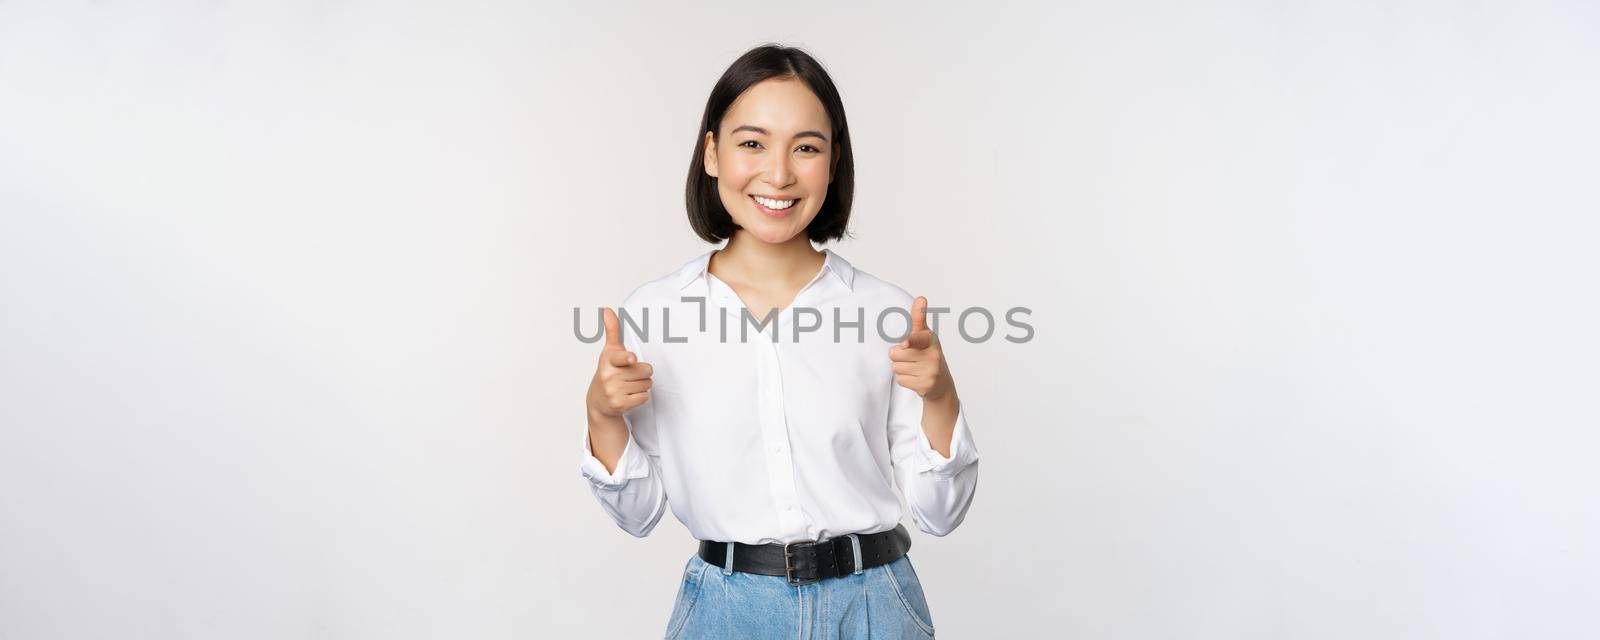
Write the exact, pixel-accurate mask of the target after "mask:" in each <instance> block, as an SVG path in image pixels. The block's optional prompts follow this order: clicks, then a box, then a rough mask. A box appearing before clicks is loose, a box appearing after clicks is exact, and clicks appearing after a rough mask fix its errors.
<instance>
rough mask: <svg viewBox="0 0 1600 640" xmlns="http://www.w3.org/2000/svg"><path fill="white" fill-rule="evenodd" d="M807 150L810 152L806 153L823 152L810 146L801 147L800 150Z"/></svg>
mask: <svg viewBox="0 0 1600 640" xmlns="http://www.w3.org/2000/svg"><path fill="white" fill-rule="evenodd" d="M806 149H810V151H806V153H821V152H822V150H821V149H818V148H816V147H813V146H811V145H809V144H803V145H800V150H801V151H805V150H806Z"/></svg>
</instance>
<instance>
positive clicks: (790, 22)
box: [0, 1, 1600, 640]
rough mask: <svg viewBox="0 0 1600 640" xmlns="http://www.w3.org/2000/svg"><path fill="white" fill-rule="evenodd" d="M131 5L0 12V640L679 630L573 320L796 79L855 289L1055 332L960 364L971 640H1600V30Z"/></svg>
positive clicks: (1579, 16) (1134, 11)
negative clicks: (736, 118)
mask: <svg viewBox="0 0 1600 640" xmlns="http://www.w3.org/2000/svg"><path fill="white" fill-rule="evenodd" d="M131 4H132V3H122V2H97V3H77V2H67V3H26V2H16V1H7V2H0V637H3V638H7V639H11V638H16V639H27V640H36V639H37V640H43V639H48V638H90V637H114V638H233V639H245V638H534V637H539V638H569V637H594V638H648V637H659V635H660V632H661V630H662V629H663V628H664V626H665V623H666V620H667V615H668V612H669V611H670V608H671V605H672V598H673V595H674V593H675V590H676V589H677V584H678V577H679V576H678V572H679V571H680V569H681V568H682V566H683V563H684V561H685V560H686V559H687V558H688V556H689V554H690V553H691V552H692V549H693V540H692V539H690V538H689V537H688V535H687V533H686V532H685V531H684V529H683V528H682V526H681V525H679V524H678V523H677V522H676V521H675V520H673V519H672V518H671V517H666V518H664V519H663V521H662V523H661V525H660V526H659V527H658V528H657V529H656V530H655V532H654V533H653V534H652V535H651V536H650V537H648V538H645V539H635V538H633V537H631V536H628V535H627V534H626V533H624V532H623V531H621V530H620V529H618V528H617V527H616V526H615V525H613V524H612V523H611V522H610V521H609V520H608V519H607V518H606V516H605V514H604V513H603V512H602V511H601V510H600V508H599V506H598V505H597V504H595V503H594V501H593V498H592V497H591V496H590V495H589V492H588V490H587V488H586V485H585V484H584V481H583V479H582V478H581V477H580V476H579V473H578V463H579V460H580V458H579V456H580V454H581V448H580V447H581V440H580V438H581V437H582V433H583V429H584V422H583V413H582V407H581V404H580V403H581V401H582V400H581V396H582V393H583V391H584V387H585V385H586V384H587V382H588V379H589V376H590V374H591V372H592V370H593V367H594V362H595V358H596V355H597V353H598V348H597V345H586V344H582V343H579V342H578V341H577V339H576V338H574V337H573V332H572V327H571V321H572V320H571V318H572V308H573V307H575V306H582V307H584V308H589V309H592V308H593V307H594V306H597V305H615V304H617V303H618V302H620V301H621V299H622V297H623V296H624V295H626V294H627V293H628V292H629V291H630V290H631V289H632V288H633V287H634V286H637V285H638V284H640V283H642V282H644V281H646V280H648V279H651V278H654V277H657V276H659V275H662V274H664V273H666V272H667V271H669V270H671V269H673V268H675V267H677V266H678V265H680V264H682V263H683V262H685V261H687V260H689V259H690V258H692V257H694V256H695V255H697V254H698V253H700V252H703V251H706V250H708V249H709V248H710V247H709V246H708V245H705V244H703V243H701V242H699V241H698V240H697V239H696V238H695V237H694V236H693V235H692V234H691V233H690V231H689V229H688V225H687V224H686V222H685V220H684V215H683V211H682V209H683V207H682V197H683V196H682V194H683V180H684V177H685V174H686V171H687V166H688V160H689V156H690V154H691V153H692V152H693V144H694V142H695V139H696V135H695V133H696V132H695V127H696V125H697V123H698V120H699V117H700V112H701V109H702V108H703V106H704V101H705V97H706V94H707V93H708V92H709V90H710V88H711V85H712V83H713V82H714V81H715V80H716V78H717V77H718V75H720V74H721V72H722V70H723V69H724V68H725V67H726V66H727V65H728V63H730V62H732V61H733V59H734V58H735V57H737V56H738V55H739V54H740V53H741V52H743V51H744V50H745V49H747V48H748V47H750V46H753V45H755V44H758V43H760V42H763V41H768V40H774V41H779V42H784V43H789V44H796V45H800V46H804V47H806V48H807V49H808V50H810V51H812V52H813V53H814V54H816V55H817V57H818V58H819V59H821V60H822V62H823V63H824V64H825V65H827V66H828V68H829V70H830V71H831V72H832V73H833V75H834V78H835V80H836V81H837V83H838V85H839V87H840V89H841V91H842V93H843V96H844V100H845V105H846V108H847V110H848V114H849V118H850V124H851V128H852V133H853V138H854V141H855V145H856V147H855V149H856V161H857V163H858V174H857V175H858V181H859V188H858V192H857V196H858V197H857V202H856V207H855V218H854V224H853V229H854V231H855V237H854V239H852V240H850V241H848V242H844V243H840V244H836V245H833V246H834V248H835V250H836V251H839V252H840V254H841V255H843V256H845V257H846V258H848V259H850V260H851V261H852V262H853V263H855V264H856V265H857V266H858V267H860V268H862V269H865V270H867V271H869V272H871V273H874V274H876V275H878V276H880V277H883V278H885V279H887V280H889V281H891V282H895V283H897V284H900V285H901V286H903V287H905V288H906V289H908V290H911V291H912V292H913V293H916V294H922V295H927V296H928V297H929V298H930V299H931V300H932V301H933V304H934V305H935V306H941V305H943V306H953V307H957V308H965V307H969V306H980V305H981V306H988V307H992V308H999V309H1003V308H1006V307H1011V306H1027V307H1030V308H1032V309H1033V310H1034V313H1033V315H1032V317H1031V321H1032V323H1033V324H1034V326H1035V328H1036V330H1037V334H1036V338H1035V340H1034V341H1033V342H1031V343H1029V344H1027V345H1014V344H1011V343H1009V342H1004V341H999V340H996V341H994V342H989V343H984V344H968V343H965V342H962V341H960V340H959V338H955V336H954V334H953V333H949V332H947V333H946V345H947V349H948V352H949V358H950V362H951V366H952V370H953V372H954V374H955V377H956V380H957V383H958V385H959V387H960V389H961V394H962V398H963V400H964V401H965V402H966V403H967V406H968V410H969V416H970V418H971V421H972V422H971V424H972V426H973V429H974V433H975V435H976V438H977V442H978V444H979V448H980V450H981V451H982V453H983V460H984V465H983V479H982V482H981V484H980V488H979V490H978V496H977V500H976V503H975V505H974V506H973V508H972V510H971V512H970V513H969V514H968V516H967V520H966V523H965V524H963V525H962V526H961V528H960V529H958V530H957V531H956V532H955V533H953V534H952V535H950V536H948V537H945V538H934V537H931V536H926V535H923V534H921V533H920V532H916V534H917V541H916V547H915V549H914V550H913V552H912V554H913V556H914V557H915V558H916V561H917V567H918V569H919V572H920V574H921V577H922V580H923V583H924V587H925V588H926V590H927V593H928V598H929V600H930V604H931V606H932V610H933V616H934V621H935V623H936V625H937V626H938V627H939V631H940V636H941V637H948V638H1018V637H1072V638H1151V639H1155V638H1177V637H1182V638H1228V639H1235V638H1451V639H1461V638H1511V637H1515V638H1557V637H1563V638H1576V637H1594V636H1595V635H1596V634H1597V633H1600V630H1597V629H1600V620H1597V619H1596V617H1595V614H1594V611H1596V607H1600V589H1597V588H1596V583H1595V579H1596V576H1597V575H1600V548H1597V546H1596V544H1595V540H1597V539H1600V521H1597V518H1600V495H1597V494H1600V471H1596V466H1595V460H1596V457H1597V453H1600V435H1597V429H1596V427H1597V426H1600V411H1597V410H1596V405H1595V391H1596V389H1597V388H1600V375H1597V369H1596V361H1597V357H1600V349H1597V341H1596V339H1595V334H1594V327H1596V326H1600V305H1597V301H1596V277H1595V274H1596V273H1597V272H1600V264H1597V263H1600V259H1597V258H1596V257H1595V253H1594V246H1595V243H1596V241H1597V237H1596V235H1597V233H1596V232H1597V231H1600V224H1597V222H1596V213H1597V207H1596V197H1595V184H1596V175H1597V174H1600V163H1597V161H1596V149H1597V148H1600V127H1597V125H1596V119H1595V114H1596V113H1600V88H1597V82H1596V77H1597V74H1596V68H1600V56H1597V54H1600V38H1596V37H1595V36H1596V34H1597V33H1600V14H1597V11H1596V8H1595V7H1594V6H1593V5H1592V4H1591V5H1587V6H1585V5H1584V4H1582V3H1572V4H1565V5H1554V4H1542V3H1525V2H1476V3H1406V2H1401V3H1372V4H1365V5H1364V6H1362V5H1358V4H1356V3H1347V2H1338V3H1281V2H1261V3H1254V4H1232V5H1215V6H1211V7H1207V8H1198V7H1193V6H1191V5H1190V3H1115V5H1114V6H1113V5H1112V4H1111V3H1106V4H1105V5H1103V6H1098V7H1097V6H1093V5H1080V6H1053V7H1043V6H1039V7H1024V6H1005V5H1006V3H978V4H976V5H971V6H961V7H957V6H951V7H947V8H937V9H936V8H933V7H929V6H924V5H917V6H906V7H891V6H888V5H875V6H862V5H860V3H854V2H839V3H817V2H813V3H800V4H793V3H789V4H782V5H776V4H775V5H770V6H762V5H756V4H750V3H728V4H724V5H722V6H718V7H706V8H704V9H702V10H699V11H698V12H691V11H690V10H689V9H686V8H684V7H678V6H657V4H660V3H651V4H646V3H640V4H638V5H637V6H625V5H624V4H622V3H589V5H590V6H587V7H583V8H578V7H576V6H567V7H531V6H525V5H526V4H527V3H521V2H510V1H506V2H496V3H462V2H450V3H445V2H435V3H423V4H429V5H431V6H402V4H401V3H395V4H392V5H387V4H380V3H374V2H359V1H349V2H292V3H281V4H278V5H277V6H275V7H259V6H246V5H244V4H241V3H220V2H209V3H199V2H197V3H169V4H167V5H166V6H165V7H164V8H159V9H158V8H134V7H132V6H130V5H131ZM407 4H413V5H415V4H418V3H407ZM1053 4H1054V3H1053ZM1002 333H1004V331H1002Z"/></svg>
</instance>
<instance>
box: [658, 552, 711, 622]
mask: <svg viewBox="0 0 1600 640" xmlns="http://www.w3.org/2000/svg"><path fill="white" fill-rule="evenodd" d="M709 566H711V565H710V564H708V563H707V562H706V561H704V560H701V559H700V556H698V555H694V556H689V562H687V563H685V564H684V565H683V581H682V582H681V583H680V584H679V585H678V599H677V601H675V602H673V604H672V615H671V616H669V617H668V618H667V635H666V639H667V640H672V639H673V638H676V637H678V634H680V633H683V627H684V623H685V622H688V621H689V613H690V612H692V611H694V605H695V603H696V602H698V601H699V600H700V585H701V583H703V582H704V578H705V572H706V567H709Z"/></svg>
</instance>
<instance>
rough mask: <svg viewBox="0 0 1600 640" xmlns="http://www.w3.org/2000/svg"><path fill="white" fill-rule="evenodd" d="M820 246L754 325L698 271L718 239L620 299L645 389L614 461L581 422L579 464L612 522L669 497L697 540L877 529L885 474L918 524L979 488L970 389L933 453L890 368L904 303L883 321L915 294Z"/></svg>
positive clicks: (642, 513)
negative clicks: (820, 259)
mask: <svg viewBox="0 0 1600 640" xmlns="http://www.w3.org/2000/svg"><path fill="white" fill-rule="evenodd" d="M823 251H824V253H825V256H826V261H825V263H824V264H823V267H822V269H821V270H820V271H818V272H817V275H816V276H815V277H813V278H812V279H811V282H809V283H807V284H806V286H805V287H803V288H802V289H801V290H800V293H799V294H798V295H797V296H796V297H795V299H794V302H793V303H791V304H790V306H789V307H788V308H785V309H783V310H782V311H780V312H779V314H778V316H777V318H776V322H774V323H772V324H769V325H767V326H766V327H765V328H761V329H759V330H758V329H757V327H756V326H755V325H756V324H757V323H759V322H760V320H761V319H762V318H761V317H759V316H753V315H752V316H751V317H752V320H749V321H746V320H745V319H744V316H745V312H743V310H744V309H745V306H744V303H743V302H742V301H741V300H740V299H739V297H738V295H737V294H735V293H734V291H733V289H732V288H730V287H729V286H728V285H727V284H726V283H724V282H722V281H721V280H719V279H717V277H716V276H714V275H712V274H711V273H710V272H709V271H707V270H706V265H708V264H709V263H710V260H711V254H712V253H715V250H713V251H708V252H706V253H705V254H704V255H701V256H700V257H698V258H695V259H694V260H692V261H690V262H689V263H688V264H685V265H684V266H683V267H682V268H680V269H678V270H676V271H675V272H673V273H670V274H668V275H666V276H663V277H661V278H658V279H656V280H652V281H650V282H648V283H645V284H644V285H642V286H640V287H639V288H638V289H635V290H634V291H633V293H632V294H630V295H629V296H628V297H627V299H626V300H624V301H623V303H622V308H621V309H619V310H618V313H619V315H620V314H622V313H623V312H624V311H626V313H627V315H628V317H629V319H631V320H632V321H633V324H630V323H629V322H628V321H627V320H624V322H623V324H622V328H623V331H622V333H623V345H624V346H625V347H627V349H628V350H629V351H632V352H633V353H634V354H635V355H637V356H638V357H639V361H640V362H646V363H649V364H650V365H651V378H652V387H651V390H650V399H649V400H648V401H646V402H645V403H644V404H642V405H640V406H638V407H636V408H634V409H633V410H632V411H629V412H628V413H627V414H625V415H624V419H625V422H626V423H627V425H628V429H629V438H628V443H627V445H626V447H625V448H624V449H623V452H622V457H621V459H620V460H619V461H618V462H617V465H616V469H615V473H607V472H606V468H605V465H603V464H601V462H600V460H599V459H597V458H595V457H594V455H593V450H592V449H591V448H590V443H589V435H588V429H587V427H585V429H584V437H583V449H584V457H583V464H582V473H583V476H584V477H585V478H587V479H588V481H589V486H590V489H591V490H592V491H593V493H594V497H595V498H596V499H597V500H599V502H600V506H601V507H602V508H604V509H605V511H606V513H607V514H608V515H610V516H611V519H612V520H613V521H615V522H616V523H617V525H618V526H620V527H622V529H623V530H625V531H627V532H628V533H631V534H633V535H635V536H638V537H644V536H646V535H649V533H650V530H651V529H654V528H655V525H656V522H658V521H659V520H660V519H661V514H662V513H663V512H664V510H665V508H666V506H667V505H668V504H669V503H670V504H671V506H672V513H673V515H675V516H677V518H678V520H679V521H681V522H682V523H683V524H684V526H685V527H687V528H688V529H689V533H690V534H691V535H693V536H694V537H695V538H696V539H699V540H714V541H723V542H726V541H737V542H744V543H747V544H765V543H770V542H779V543H786V542H794V541H799V540H823V539H827V538H832V537H836V536H841V535H845V534H849V533H875V532H878V531H886V530H889V529H892V528H894V526H895V525H896V524H897V523H899V522H900V520H901V517H902V515H903V514H902V510H901V503H900V500H899V498H898V497H897V496H896V495H895V491H894V488H895V485H896V484H898V485H899V488H900V491H901V492H903V493H904V494H905V498H906V502H907V503H908V504H909V505H910V509H911V516H912V518H913V520H914V521H915V524H916V525H917V527H918V528H919V529H921V530H922V531H924V532H927V533H929V534H932V535H935V536H943V535H946V534H948V533H950V532H951V531H952V530H954V529H955V528H956V526H957V525H960V524H961V520H962V519H963V518H964V517H965V516H966V513H967V507H968V506H969V505H971V504H972V497H973V494H974V492H975V491H976V489H977V486H978V450H977V447H976V445H975V444H974V443H973V441H972V432H971V431H970V430H968V428H967V422H966V401H965V400H963V401H962V403H961V407H960V411H959V412H958V414H957V416H956V424H955V432H954V435H953V436H952V438H951V442H950V457H949V458H945V457H944V456H941V455H939V453H938V452H936V451H934V450H933V448H932V446H931V445H930V443H929V442H928V438H927V436H926V435H924V434H923V431H922V398H921V397H920V396H918V395H917V394H916V392H914V391H911V390H910V389H907V388H905V387H902V386H900V385H899V384H897V383H896V382H895V379H894V372H893V370H892V369H891V367H890V360H889V348H890V347H891V346H893V345H894V344H895V343H896V342H898V341H899V339H900V338H903V334H904V333H905V331H906V326H907V319H908V314H905V313H896V312H889V313H887V314H886V315H884V316H883V317H882V319H881V321H880V313H882V312H883V310H884V309H885V308H887V307H899V308H901V309H907V310H909V309H910V307H911V302H912V300H913V296H911V295H910V294H908V293H906V292H905V291H904V290H903V289H901V288H899V287H897V286H895V285H893V284H890V283H888V282H884V281H883V280H880V279H878V278H877V277H875V276H873V275H871V274H869V273H867V272H865V271H860V270H857V269H854V268H852V267H851V265H850V263H848V262H846V261H845V260H844V258H841V257H839V255H838V254H836V253H834V252H833V251H832V250H828V249H824V250H823ZM685 297H687V298H690V300H688V301H685V300H683V298H685ZM695 298H699V299H698V300H697V299H695ZM811 309H814V310H815V311H811ZM797 318H798V319H799V320H801V322H803V324H802V325H798V326H797V325H796V319H797ZM836 320H837V322H836ZM858 321H859V323H858ZM819 325H820V328H817V329H815V330H811V331H807V330H806V329H807V328H808V327H818V326H819ZM880 325H881V327H882V329H881V333H886V334H888V338H890V339H891V340H886V339H885V337H884V336H882V335H880V328H879V327H880ZM635 326H637V329H638V330H635ZM741 329H742V330H743V332H744V333H743V335H744V336H745V337H744V339H743V340H741ZM641 332H642V333H643V334H644V335H643V338H644V339H643V340H641V336H640V335H637V334H638V333H641ZM774 334H776V341H774V339H773V338H774ZM836 335H837V339H836V338H835V336H836ZM723 336H726V338H725V339H724V338H723Z"/></svg>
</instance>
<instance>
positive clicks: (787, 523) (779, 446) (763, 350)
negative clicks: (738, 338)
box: [751, 326, 806, 534]
mask: <svg viewBox="0 0 1600 640" xmlns="http://www.w3.org/2000/svg"><path fill="white" fill-rule="evenodd" d="M773 330H774V327H771V326H769V327H767V329H765V330H764V331H762V332H761V333H760V334H759V337H757V338H753V339H752V345H751V346H752V347H753V349H754V351H755V358H756V374H757V380H756V383H757V385H758V389H760V391H759V395H760V400H759V408H760V414H761V416H760V417H761V419H760V422H761V434H762V438H763V440H764V442H765V443H766V445H767V469H768V471H769V473H770V477H769V478H768V483H769V484H770V487H771V490H772V497H773V499H774V501H775V502H776V504H777V506H778V519H779V522H780V524H781V525H782V527H783V529H784V531H785V532H787V533H789V534H803V533H804V532H805V530H806V526H805V522H804V519H803V518H802V517H801V513H800V505H799V496H798V493H799V492H798V490H797V488H796V487H795V481H794V477H795V476H794V457H793V456H792V455H790V453H791V452H790V448H789V421H788V418H786V417H785V415H784V408H785V405H784V398H783V373H782V370H781V368H780V366H779V364H780V363H779V359H778V347H777V345H776V344H773V342H772V338H771V336H772V334H771V331H773Z"/></svg>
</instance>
